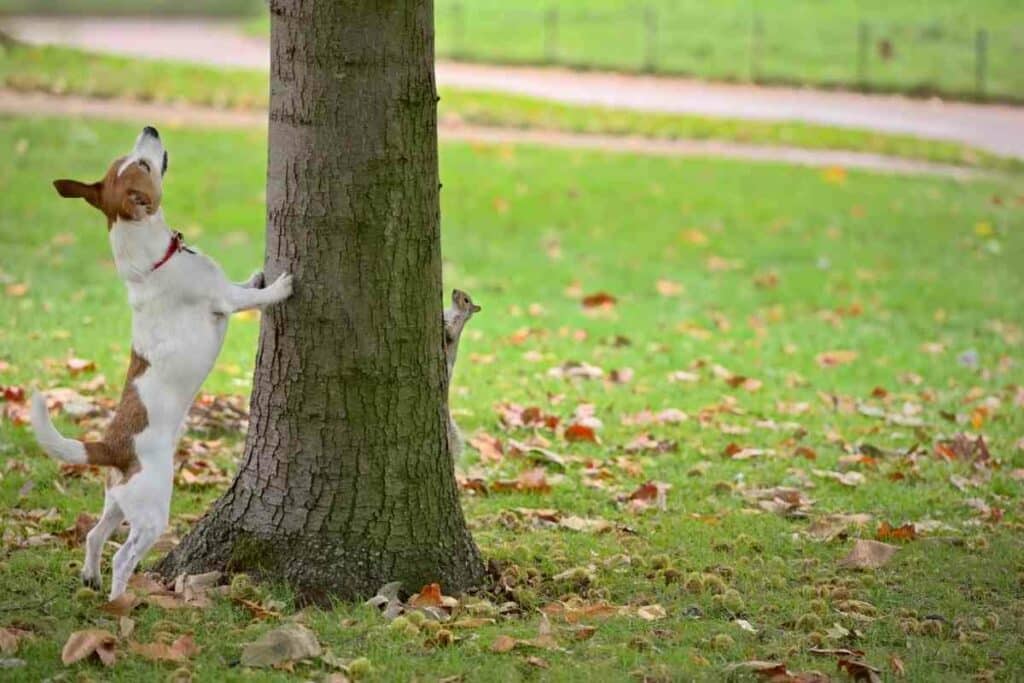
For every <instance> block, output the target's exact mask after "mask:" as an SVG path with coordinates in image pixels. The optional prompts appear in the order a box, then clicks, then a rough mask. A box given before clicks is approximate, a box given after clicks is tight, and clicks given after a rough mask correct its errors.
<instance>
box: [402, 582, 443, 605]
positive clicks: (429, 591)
mask: <svg viewBox="0 0 1024 683" xmlns="http://www.w3.org/2000/svg"><path fill="white" fill-rule="evenodd" d="M442 602H443V600H442V596H441V584H439V583H431V584H428V585H426V586H424V587H423V588H422V589H421V590H420V592H419V593H417V594H416V595H414V596H412V597H411V598H409V606H410V607H440V606H441V604H442Z"/></svg>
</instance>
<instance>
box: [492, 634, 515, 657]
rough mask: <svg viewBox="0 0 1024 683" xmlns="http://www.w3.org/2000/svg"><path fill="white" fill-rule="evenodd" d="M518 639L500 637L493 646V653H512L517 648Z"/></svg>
mask: <svg viewBox="0 0 1024 683" xmlns="http://www.w3.org/2000/svg"><path fill="white" fill-rule="evenodd" d="M516 642H518V641H516V639H515V638H513V637H512V636H506V635H500V636H498V637H497V638H495V639H494V642H493V643H492V644H491V652H498V653H502V652H511V651H512V649H513V648H515V646H516Z"/></svg>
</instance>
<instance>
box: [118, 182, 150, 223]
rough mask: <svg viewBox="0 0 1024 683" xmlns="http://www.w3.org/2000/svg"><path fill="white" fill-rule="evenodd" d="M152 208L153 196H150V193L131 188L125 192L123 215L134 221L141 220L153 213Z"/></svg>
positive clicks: (122, 204) (122, 205) (122, 206)
mask: <svg viewBox="0 0 1024 683" xmlns="http://www.w3.org/2000/svg"><path fill="white" fill-rule="evenodd" d="M152 208H153V198H152V197H150V196H149V193H147V192H145V191H143V190H139V189H130V190H128V191H127V192H125V193H124V202H122V203H121V215H122V216H124V217H126V218H128V219H130V220H133V221H141V220H142V219H143V218H145V217H146V216H148V215H149V214H150V213H152Z"/></svg>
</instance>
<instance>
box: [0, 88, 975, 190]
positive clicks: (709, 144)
mask: <svg viewBox="0 0 1024 683" xmlns="http://www.w3.org/2000/svg"><path fill="white" fill-rule="evenodd" d="M0 114H16V115H21V116H40V115H41V116H85V117H92V118H104V119H112V120H119V121H132V122H133V123H135V124H137V125H142V124H150V123H152V124H157V125H164V124H170V125H172V126H184V125H197V126H204V127H228V128H238V127H266V125H267V113H266V112H265V111H234V110H224V109H212V108H207V107H197V106H191V105H168V104H158V103H150V102H133V101H127V100H102V99H92V98H87V97H78V96H75V95H50V94H47V93H22V92H17V91H14V90H5V89H2V88H0ZM439 134H440V137H441V139H442V140H465V141H470V142H481V143H488V144H533V145H544V146H549V147H562V148H568V149H592V150H599V151H607V152H619V153H633V154H646V155H652V156H669V157H721V158H726V159H745V160H750V161H762V162H782V163H788V164H796V165H800V166H818V167H827V166H843V167H846V168H859V169H865V170H870V171H877V172H882V173H898V174H905V175H920V174H927V175H941V176H947V177H952V178H957V179H960V180H967V179H971V178H975V177H981V176H987V175H990V174H986V173H982V172H979V171H974V170H971V169H967V168H962V167H958V166H946V165H942V164H932V163H927V162H919V161H911V160H908V159H899V158H895V157H886V156H880V155H877V154H864V153H860V152H844V151H840V150H810V149H801V148H795V147H768V146H759V145H745V144H741V143H731V142H718V141H714V140H652V139H650V138H638V137H621V136H611V135H578V134H574V133H562V132H558V131H547V130H523V129H520V128H490V127H485V126H474V125H467V124H464V123H461V122H458V121H453V120H451V121H442V122H441V125H440V127H439Z"/></svg>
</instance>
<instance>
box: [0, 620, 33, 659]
mask: <svg viewBox="0 0 1024 683" xmlns="http://www.w3.org/2000/svg"><path fill="white" fill-rule="evenodd" d="M32 637H33V634H32V632H31V631H26V630H24V629H20V628H15V627H13V626H8V627H0V654H4V655H13V654H14V653H15V652H17V651H18V645H19V643H20V642H21V641H22V640H25V639H28V638H32Z"/></svg>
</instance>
